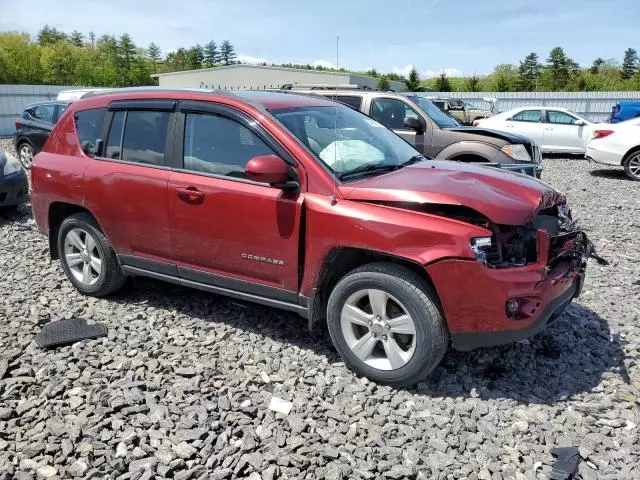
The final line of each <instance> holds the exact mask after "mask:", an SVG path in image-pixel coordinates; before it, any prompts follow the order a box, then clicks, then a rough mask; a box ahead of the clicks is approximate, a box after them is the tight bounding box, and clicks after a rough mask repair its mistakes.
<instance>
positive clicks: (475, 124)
mask: <svg viewBox="0 0 640 480" xmlns="http://www.w3.org/2000/svg"><path fill="white" fill-rule="evenodd" d="M478 123H480V121H479V120H474V121H473V123H472V124H471V126H473V127H477V126H478Z"/></svg>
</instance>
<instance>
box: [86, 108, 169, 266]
mask: <svg viewBox="0 0 640 480" xmlns="http://www.w3.org/2000/svg"><path fill="white" fill-rule="evenodd" d="M175 105H176V102H174V101H171V100H136V101H115V102H112V103H111V104H110V106H109V111H108V112H107V115H106V116H105V121H104V126H103V129H102V132H103V133H102V136H101V138H103V139H106V140H105V141H104V145H103V147H102V149H101V151H100V152H98V155H97V156H96V157H95V158H94V159H93V161H90V162H88V167H87V170H86V171H85V180H84V184H85V199H86V205H87V208H88V209H89V210H90V211H91V212H93V213H94V215H95V216H96V218H97V219H98V221H99V223H100V226H101V227H102V228H103V230H104V231H105V233H106V234H107V236H108V238H109V240H110V241H111V242H112V244H113V246H114V248H115V251H116V253H117V254H118V256H119V259H120V261H121V262H122V264H123V265H126V266H130V267H136V268H141V269H143V270H150V271H155V272H157V273H164V274H168V275H177V267H176V264H175V256H174V253H173V247H172V245H171V232H170V230H169V206H168V203H169V201H168V194H167V185H168V182H169V172H170V169H171V164H170V158H171V155H170V152H171V149H172V148H173V137H172V136H168V135H167V131H168V130H169V128H170V123H171V122H172V121H173V119H174V114H173V111H174V110H175ZM81 113H82V112H77V113H76V122H78V121H79V119H78V118H77V117H78V116H79V115H80V114H81ZM86 120H87V121H89V122H90V121H91V118H87V119H86ZM90 147H91V145H89V148H90ZM86 148H87V147H86V146H85V151H86Z"/></svg>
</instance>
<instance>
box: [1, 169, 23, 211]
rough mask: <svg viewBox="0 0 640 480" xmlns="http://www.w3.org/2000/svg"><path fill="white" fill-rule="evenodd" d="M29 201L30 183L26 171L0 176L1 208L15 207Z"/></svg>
mask: <svg viewBox="0 0 640 480" xmlns="http://www.w3.org/2000/svg"><path fill="white" fill-rule="evenodd" d="M28 199H29V181H28V180H27V174H26V173H25V172H24V170H20V171H19V172H14V173H10V174H9V175H5V176H0V207H13V206H15V205H19V204H21V203H24V202H26V201H27V200H28Z"/></svg>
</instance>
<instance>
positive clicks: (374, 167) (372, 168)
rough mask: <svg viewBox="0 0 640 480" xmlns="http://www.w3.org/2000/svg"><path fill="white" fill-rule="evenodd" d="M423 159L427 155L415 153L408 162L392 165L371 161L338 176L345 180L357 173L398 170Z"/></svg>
mask: <svg viewBox="0 0 640 480" xmlns="http://www.w3.org/2000/svg"><path fill="white" fill-rule="evenodd" d="M422 160H426V157H425V156H424V155H421V154H418V155H414V156H413V157H411V158H410V159H409V160H407V161H406V162H402V163H396V164H393V165H390V164H388V163H386V164H380V163H374V164H371V163H370V164H368V165H363V166H361V167H358V168H356V169H354V170H350V171H348V172H344V173H341V174H339V175H338V178H339V179H340V180H343V179H345V178H349V177H351V176H356V175H366V174H368V173H376V172H390V171H392V170H398V169H399V168H402V167H406V166H407V165H413V164H414V163H418V162H421V161H422Z"/></svg>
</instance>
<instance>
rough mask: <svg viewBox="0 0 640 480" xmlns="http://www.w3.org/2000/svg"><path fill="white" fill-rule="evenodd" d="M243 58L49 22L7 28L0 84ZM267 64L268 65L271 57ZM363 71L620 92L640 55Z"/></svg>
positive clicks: (118, 83) (220, 49)
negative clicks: (430, 71) (485, 70)
mask: <svg viewBox="0 0 640 480" xmlns="http://www.w3.org/2000/svg"><path fill="white" fill-rule="evenodd" d="M236 63H239V62H238V59H237V55H236V53H235V48H234V47H233V45H232V44H231V42H230V41H229V40H224V41H222V42H219V43H218V42H216V41H214V40H211V41H210V42H208V43H207V44H205V45H199V44H197V45H194V46H192V47H189V48H178V49H177V50H175V51H172V52H169V53H168V54H166V55H163V53H162V51H161V49H160V47H159V46H158V45H157V44H156V43H154V42H152V43H151V44H150V45H148V46H146V47H142V46H140V45H137V44H136V43H135V42H134V41H133V39H132V38H131V36H130V35H128V34H126V33H125V34H122V35H121V36H119V37H116V36H115V35H102V36H100V37H96V35H95V33H93V32H89V33H88V34H87V35H85V34H83V33H82V32H79V31H77V30H74V31H72V32H71V33H66V32H63V31H60V30H58V29H56V28H53V27H50V26H48V25H45V26H44V27H43V28H42V30H40V31H39V32H38V34H37V35H36V37H35V38H32V37H31V36H30V35H29V34H27V33H16V32H8V33H0V83H9V84H11V83H13V84H49V85H83V86H98V87H102V86H104V87H125V86H137V85H151V84H153V80H152V78H151V75H152V74H153V73H164V72H175V71H183V70H196V69H200V68H211V67H217V66H220V65H233V64H236ZM262 65H265V66H266V65H267V63H266V62H264V63H262ZM271 65H273V66H280V67H285V68H297V69H303V70H318V71H340V72H347V71H349V70H346V69H344V68H340V69H339V70H337V69H335V68H331V67H327V66H324V65H310V64H296V63H285V64H280V65H275V64H271ZM354 73H364V74H366V75H370V76H373V77H376V78H378V88H379V89H380V90H388V89H389V88H390V83H389V82H390V81H392V80H395V81H400V82H403V83H404V84H405V88H406V89H407V90H409V91H420V90H433V91H440V92H449V91H471V92H479V91H494V92H504V91H507V92H509V91H513V92H516V91H617V90H638V89H640V61H639V58H638V52H637V51H636V50H634V49H633V48H628V49H626V50H625V52H624V56H623V60H622V63H620V64H619V63H618V62H617V61H616V60H614V59H608V60H605V59H603V58H596V59H595V60H594V61H593V64H592V65H590V66H589V67H581V66H580V65H578V63H577V62H575V61H574V60H572V59H571V58H570V57H569V56H568V55H567V54H566V53H565V51H564V49H563V48H562V47H556V48H554V49H553V50H551V52H550V53H549V55H548V56H547V58H546V60H545V61H544V63H543V62H541V60H540V58H539V56H538V54H537V53H535V52H532V53H530V54H528V55H527V56H526V57H525V58H524V59H523V60H522V61H520V62H519V65H513V64H501V65H498V66H496V67H495V69H494V71H493V72H492V73H490V74H488V75H482V76H478V75H475V74H474V75H472V76H468V77H451V78H450V77H448V76H447V75H446V74H445V73H444V72H443V73H442V74H441V75H440V76H439V77H436V78H433V79H428V80H421V79H420V77H419V74H418V71H417V70H416V69H415V68H413V69H412V70H411V72H410V73H409V74H408V75H407V76H406V77H404V76H402V75H398V74H396V73H379V72H377V71H376V70H375V69H371V70H368V71H366V72H354Z"/></svg>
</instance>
